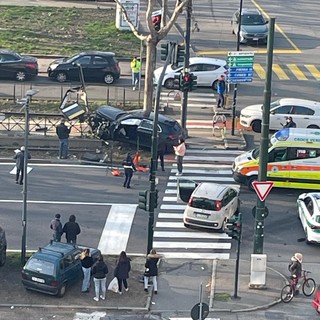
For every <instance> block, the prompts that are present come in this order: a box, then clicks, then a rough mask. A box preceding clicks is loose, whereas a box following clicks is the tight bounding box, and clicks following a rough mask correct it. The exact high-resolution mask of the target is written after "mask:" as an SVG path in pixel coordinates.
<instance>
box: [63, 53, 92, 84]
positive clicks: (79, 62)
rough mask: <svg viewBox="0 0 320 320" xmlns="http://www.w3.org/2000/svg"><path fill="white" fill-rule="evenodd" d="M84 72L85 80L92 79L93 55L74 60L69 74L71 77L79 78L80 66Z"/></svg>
mask: <svg viewBox="0 0 320 320" xmlns="http://www.w3.org/2000/svg"><path fill="white" fill-rule="evenodd" d="M79 66H80V67H81V70H82V72H83V77H84V80H85V81H89V80H92V77H93V75H92V73H91V72H90V71H91V55H85V56H81V57H78V58H76V59H75V60H73V61H72V63H71V66H70V69H69V71H68V75H69V77H70V78H71V79H79V74H80V72H81V71H80V67H79Z"/></svg>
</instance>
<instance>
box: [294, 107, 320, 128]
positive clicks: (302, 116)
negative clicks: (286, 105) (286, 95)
mask: <svg viewBox="0 0 320 320" xmlns="http://www.w3.org/2000/svg"><path fill="white" fill-rule="evenodd" d="M313 115H314V110H312V109H310V108H307V107H301V106H294V107H293V108H292V110H291V116H292V120H293V122H295V123H296V125H297V128H307V127H308V126H309V125H311V124H315V123H319V120H318V121H313V119H312V118H313Z"/></svg>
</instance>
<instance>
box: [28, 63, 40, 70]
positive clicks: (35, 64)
mask: <svg viewBox="0 0 320 320" xmlns="http://www.w3.org/2000/svg"><path fill="white" fill-rule="evenodd" d="M26 67H28V68H33V69H37V68H38V64H37V63H31V62H30V63H26Z"/></svg>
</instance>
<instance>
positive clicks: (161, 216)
mask: <svg viewBox="0 0 320 320" xmlns="http://www.w3.org/2000/svg"><path fill="white" fill-rule="evenodd" d="M158 218H159V219H183V213H171V212H159V214H158Z"/></svg>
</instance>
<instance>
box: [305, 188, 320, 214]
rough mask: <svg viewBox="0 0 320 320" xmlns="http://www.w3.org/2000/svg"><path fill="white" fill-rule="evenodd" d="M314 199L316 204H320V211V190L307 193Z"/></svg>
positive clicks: (319, 205)
mask: <svg viewBox="0 0 320 320" xmlns="http://www.w3.org/2000/svg"><path fill="white" fill-rule="evenodd" d="M306 195H307V196H310V197H312V198H313V199H314V201H315V202H316V204H317V205H318V210H319V211H320V193H319V192H310V193H307V194H306Z"/></svg>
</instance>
